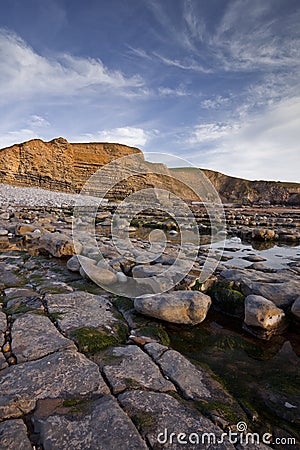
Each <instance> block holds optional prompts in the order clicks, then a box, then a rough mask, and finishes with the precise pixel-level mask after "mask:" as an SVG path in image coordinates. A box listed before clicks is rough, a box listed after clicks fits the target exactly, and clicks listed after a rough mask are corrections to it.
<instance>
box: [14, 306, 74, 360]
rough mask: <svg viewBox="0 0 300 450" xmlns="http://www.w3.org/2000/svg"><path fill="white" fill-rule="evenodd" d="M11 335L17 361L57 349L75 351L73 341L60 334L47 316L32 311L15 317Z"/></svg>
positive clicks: (36, 357)
mask: <svg viewBox="0 0 300 450" xmlns="http://www.w3.org/2000/svg"><path fill="white" fill-rule="evenodd" d="M11 337H12V342H11V345H12V349H13V352H14V355H15V356H16V358H17V360H18V362H25V361H32V360H35V359H39V358H42V357H43V356H47V355H49V354H51V353H54V352H57V351H59V350H65V349H73V350H75V351H76V346H75V344H74V342H73V341H71V340H69V339H66V338H65V337H64V336H62V335H61V333H60V332H59V331H58V330H57V329H56V328H55V326H54V325H53V323H52V322H51V320H50V319H49V318H48V317H46V316H42V315H37V314H33V313H27V314H24V315H22V316H21V317H17V318H16V320H15V321H14V323H13V326H12V329H11Z"/></svg>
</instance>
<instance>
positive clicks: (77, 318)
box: [45, 291, 118, 333]
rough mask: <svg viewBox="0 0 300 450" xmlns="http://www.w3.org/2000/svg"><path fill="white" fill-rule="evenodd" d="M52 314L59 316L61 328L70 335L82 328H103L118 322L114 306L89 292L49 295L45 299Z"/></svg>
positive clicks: (102, 297) (58, 320) (100, 296)
mask: <svg viewBox="0 0 300 450" xmlns="http://www.w3.org/2000/svg"><path fill="white" fill-rule="evenodd" d="M45 301H46V303H47V308H48V311H49V313H50V314H53V313H54V314H56V315H57V319H56V320H57V322H58V325H59V328H60V329H61V330H62V331H64V332H66V333H68V332H69V331H71V330H74V329H76V328H82V327H94V328H97V327H103V326H107V325H111V324H113V323H115V322H117V321H118V319H117V318H116V317H115V316H114V314H113V312H112V304H111V303H110V302H109V301H108V300H107V298H106V297H104V296H102V295H94V294H90V293H88V292H82V291H78V292H72V293H70V294H48V295H46V297H45Z"/></svg>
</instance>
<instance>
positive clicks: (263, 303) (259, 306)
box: [244, 295, 286, 339]
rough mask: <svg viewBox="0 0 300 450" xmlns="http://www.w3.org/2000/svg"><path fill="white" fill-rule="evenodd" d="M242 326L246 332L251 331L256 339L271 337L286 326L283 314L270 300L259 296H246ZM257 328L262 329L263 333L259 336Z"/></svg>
mask: <svg viewBox="0 0 300 450" xmlns="http://www.w3.org/2000/svg"><path fill="white" fill-rule="evenodd" d="M244 324H245V326H246V327H245V328H246V329H247V330H248V331H250V332H251V331H252V332H253V334H255V335H258V337H262V338H265V339H267V338H269V337H270V336H271V335H273V334H279V333H280V332H281V331H283V329H284V328H285V325H286V321H285V314H284V312H283V311H282V309H280V308H277V306H276V305H275V304H274V303H273V302H271V301H270V300H268V299H266V298H264V297H262V296H260V295H248V297H246V299H245V322H244ZM248 327H251V328H250V329H249V328H248ZM252 327H253V328H252ZM257 328H258V329H263V331H265V333H262V334H261V333H260V332H259V330H256V329H257ZM255 330H256V331H257V333H256V332H255Z"/></svg>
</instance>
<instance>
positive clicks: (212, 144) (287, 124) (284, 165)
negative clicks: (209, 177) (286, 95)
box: [188, 97, 300, 181]
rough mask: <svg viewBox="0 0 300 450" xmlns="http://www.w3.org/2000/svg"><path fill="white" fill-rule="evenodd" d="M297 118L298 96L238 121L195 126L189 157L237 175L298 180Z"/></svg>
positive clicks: (299, 134)
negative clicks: (192, 146) (192, 147)
mask: <svg viewBox="0 0 300 450" xmlns="http://www.w3.org/2000/svg"><path fill="white" fill-rule="evenodd" d="M299 117H300V97H294V98H292V99H288V100H284V101H281V102H278V103H277V104H276V105H273V106H272V107H269V108H268V109H267V110H266V111H265V112H263V113H259V114H256V115H252V116H248V119H247V120H244V119H243V120H241V122H239V123H237V122H232V123H227V124H218V123H210V124H201V125H198V126H196V127H195V128H194V129H193V131H192V133H191V135H190V137H189V139H188V144H189V145H194V150H191V152H190V155H189V157H190V159H191V160H192V161H194V162H197V164H199V166H201V167H204V168H205V167H206V168H210V169H213V170H218V171H220V172H224V173H227V174H229V175H234V176H238V177H244V178H250V179H269V180H270V179H274V180H287V181H297V180H298V181H299V167H300V151H299V142H300V127H299ZM199 149H200V152H199ZM200 154H201V157H199V155H200Z"/></svg>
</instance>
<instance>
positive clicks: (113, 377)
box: [103, 345, 176, 394]
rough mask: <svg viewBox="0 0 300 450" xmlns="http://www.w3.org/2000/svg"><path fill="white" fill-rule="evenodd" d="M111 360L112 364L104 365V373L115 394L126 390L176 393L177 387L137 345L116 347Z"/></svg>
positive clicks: (111, 354) (110, 355)
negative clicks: (142, 389)
mask: <svg viewBox="0 0 300 450" xmlns="http://www.w3.org/2000/svg"><path fill="white" fill-rule="evenodd" d="M109 358H110V362H109V363H104V367H103V371H104V373H105V376H106V378H107V380H108V382H109V384H110V385H111V387H112V389H113V393H114V394H117V393H119V392H122V391H124V390H125V389H126V388H129V389H130V388H131V389H141V388H144V389H151V390H153V391H160V392H168V391H176V389H175V386H174V385H173V384H172V383H171V382H170V381H168V380H166V379H165V378H164V377H163V376H162V374H161V372H160V370H159V368H158V366H157V365H156V364H155V363H154V362H153V361H152V359H151V358H150V357H149V356H148V355H147V354H146V353H144V352H143V350H141V349H140V348H139V347H137V346H136V345H130V346H127V347H115V348H113V349H112V350H111V352H110V354H109Z"/></svg>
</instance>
